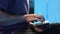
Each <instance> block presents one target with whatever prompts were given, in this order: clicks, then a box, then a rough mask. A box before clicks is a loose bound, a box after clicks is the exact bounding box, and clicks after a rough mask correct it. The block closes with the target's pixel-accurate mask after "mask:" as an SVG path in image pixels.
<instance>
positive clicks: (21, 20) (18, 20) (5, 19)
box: [0, 15, 25, 25]
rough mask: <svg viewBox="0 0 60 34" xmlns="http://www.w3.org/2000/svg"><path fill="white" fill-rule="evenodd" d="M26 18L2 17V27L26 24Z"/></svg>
mask: <svg viewBox="0 0 60 34" xmlns="http://www.w3.org/2000/svg"><path fill="white" fill-rule="evenodd" d="M24 22H25V18H24V16H13V17H11V15H0V25H11V24H16V23H24Z"/></svg>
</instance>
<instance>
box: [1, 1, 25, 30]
mask: <svg viewBox="0 0 60 34" xmlns="http://www.w3.org/2000/svg"><path fill="white" fill-rule="evenodd" d="M24 4H25V2H24V0H0V9H2V10H4V12H6V13H8V14H17V15H18V14H19V15H23V14H26V10H25V7H24ZM4 27H5V26H4ZM14 28H15V29H18V28H19V29H20V30H23V29H25V28H26V26H25V24H23V25H14V26H12V27H10V28H8V29H14ZM0 29H1V28H0ZM4 29H6V28H4Z"/></svg>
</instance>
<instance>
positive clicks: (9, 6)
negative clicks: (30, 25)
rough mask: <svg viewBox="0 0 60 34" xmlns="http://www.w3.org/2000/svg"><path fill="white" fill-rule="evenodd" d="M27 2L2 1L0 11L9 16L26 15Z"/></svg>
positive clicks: (21, 0)
mask: <svg viewBox="0 0 60 34" xmlns="http://www.w3.org/2000/svg"><path fill="white" fill-rule="evenodd" d="M25 3H26V1H25V0H0V9H2V10H4V12H6V13H8V14H17V15H18V14H19V15H23V14H26V13H27V12H26V10H25V7H24V4H25Z"/></svg>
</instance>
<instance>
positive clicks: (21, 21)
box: [0, 0, 39, 34]
mask: <svg viewBox="0 0 60 34" xmlns="http://www.w3.org/2000/svg"><path fill="white" fill-rule="evenodd" d="M27 8H28V7H27V3H26V0H0V34H12V31H17V30H20V31H21V32H22V31H25V30H26V29H27V27H28V26H27V24H28V22H31V21H34V20H39V19H38V18H37V17H36V16H37V15H34V14H27V11H28V9H27ZM26 9H27V10H26Z"/></svg>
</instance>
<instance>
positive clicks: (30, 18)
mask: <svg viewBox="0 0 60 34" xmlns="http://www.w3.org/2000/svg"><path fill="white" fill-rule="evenodd" d="M24 17H25V19H26V21H27V22H31V21H34V20H39V18H37V15H35V14H26V15H24Z"/></svg>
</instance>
